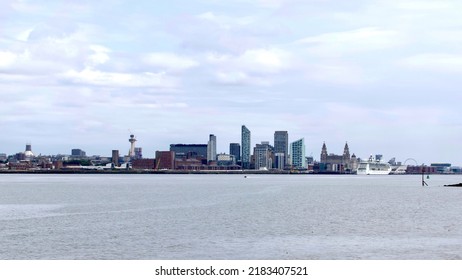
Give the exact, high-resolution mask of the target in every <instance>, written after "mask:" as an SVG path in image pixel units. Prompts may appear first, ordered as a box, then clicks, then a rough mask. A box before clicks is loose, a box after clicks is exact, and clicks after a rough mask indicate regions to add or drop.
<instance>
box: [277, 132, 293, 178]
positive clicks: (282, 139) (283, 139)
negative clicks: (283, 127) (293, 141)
mask: <svg viewBox="0 0 462 280" xmlns="http://www.w3.org/2000/svg"><path fill="white" fill-rule="evenodd" d="M274 153H275V154H284V157H282V158H280V160H281V159H282V162H278V166H277V167H276V168H278V169H283V168H284V166H285V165H286V163H287V160H288V159H289V134H288V133H287V131H275V132H274ZM281 167H282V168H281Z"/></svg>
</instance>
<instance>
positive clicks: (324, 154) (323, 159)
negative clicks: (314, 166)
mask: <svg viewBox="0 0 462 280" xmlns="http://www.w3.org/2000/svg"><path fill="white" fill-rule="evenodd" d="M326 162H327V147H326V142H324V143H323V144H322V150H321V163H326Z"/></svg>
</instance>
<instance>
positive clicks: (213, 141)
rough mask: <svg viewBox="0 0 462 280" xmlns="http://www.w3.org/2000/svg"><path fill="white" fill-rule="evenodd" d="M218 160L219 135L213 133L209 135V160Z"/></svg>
mask: <svg viewBox="0 0 462 280" xmlns="http://www.w3.org/2000/svg"><path fill="white" fill-rule="evenodd" d="M214 160H217V137H216V136H215V135H213V134H210V136H209V142H208V143H207V161H214Z"/></svg>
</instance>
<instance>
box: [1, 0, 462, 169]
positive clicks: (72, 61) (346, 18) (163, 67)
mask: <svg viewBox="0 0 462 280" xmlns="http://www.w3.org/2000/svg"><path fill="white" fill-rule="evenodd" d="M108 7H110V9H109V10H108ZM461 9H462V3H460V2H459V1H455V0H442V1H430V0H422V1H418V2H416V1H412V0H400V1H398V0H390V1H383V0H372V1H359V0H353V1H345V2H342V3H339V2H338V1H301V0H255V1H250V0H239V1H234V2H229V1H228V2H225V1H209V0H200V1H194V3H189V2H187V3H185V2H184V1H177V0H173V1H169V2H168V3H153V2H152V1H138V2H136V5H135V4H134V3H133V2H130V1H126V0H121V1H117V2H116V3H114V2H113V1H108V0H102V1H98V2H94V1H93V2H92V1H79V2H71V3H69V1H68V2H63V1H57V0H46V1H42V2H40V3H32V2H29V1H17V0H5V1H2V2H1V3H0V25H1V26H2V27H3V29H2V32H0V100H2V104H1V105H0V109H1V110H0V129H1V133H2V134H1V135H2V137H0V153H7V154H14V153H17V152H21V151H23V150H24V145H25V144H26V143H32V145H33V149H34V150H36V151H37V152H38V153H41V154H54V153H57V152H61V153H64V152H66V153H69V151H70V150H71V149H73V148H80V149H82V150H84V151H86V152H87V154H102V155H110V154H111V151H112V150H114V149H118V150H120V151H121V154H125V153H126V151H127V150H128V149H127V148H126V147H127V143H126V142H127V138H126V137H127V135H129V134H131V132H133V134H135V135H136V137H137V141H138V142H137V145H138V146H139V147H143V153H144V155H145V156H148V155H149V156H150V155H152V154H153V153H154V152H155V151H156V150H166V149H168V146H169V145H170V144H172V143H207V141H208V136H209V135H210V134H211V133H213V134H214V135H216V136H217V152H228V150H229V143H241V141H240V139H241V135H240V126H241V125H242V124H246V126H247V127H249V128H250V130H251V132H252V139H251V143H259V142H261V141H272V139H273V134H274V131H279V130H281V131H288V132H289V134H290V141H291V142H292V141H294V140H295V139H302V138H304V139H305V145H306V155H307V156H309V155H313V156H315V157H318V154H319V150H320V147H322V144H323V142H326V143H328V145H329V150H332V151H342V149H343V146H344V144H345V142H348V143H350V144H351V145H352V146H351V149H352V150H354V151H355V153H356V155H357V156H358V157H367V156H368V155H370V154H377V153H380V154H383V155H384V157H385V158H386V159H389V158H392V157H396V158H397V159H400V160H405V159H407V158H414V159H415V160H416V161H417V162H418V163H426V164H428V163H431V162H451V163H453V164H455V165H462V157H461V154H460V152H459V150H458V148H457V147H458V146H459V142H460V139H462V129H461V128H462V121H461V120H460V117H459V116H460V113H459V108H458V107H459V106H458V104H460V103H461V101H462V96H461V95H460V93H459V92H458V89H459V87H460V82H459V76H460V73H461V72H462V55H461V53H462V44H460V43H461V40H462V39H460V38H462V37H461V36H460V34H461V33H462V30H461V28H460V26H461V23H462V19H460V16H459V14H458V11H460V10H461ZM130 131H131V132H130ZM253 146H254V145H252V148H253ZM150 151H152V152H150Z"/></svg>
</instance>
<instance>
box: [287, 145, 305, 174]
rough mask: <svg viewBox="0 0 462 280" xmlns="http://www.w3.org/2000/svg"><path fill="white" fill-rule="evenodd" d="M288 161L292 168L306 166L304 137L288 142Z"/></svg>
mask: <svg viewBox="0 0 462 280" xmlns="http://www.w3.org/2000/svg"><path fill="white" fill-rule="evenodd" d="M290 161H291V163H292V166H293V167H294V168H306V159H305V139H304V138H301V139H299V140H297V141H295V142H292V143H290Z"/></svg>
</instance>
